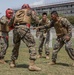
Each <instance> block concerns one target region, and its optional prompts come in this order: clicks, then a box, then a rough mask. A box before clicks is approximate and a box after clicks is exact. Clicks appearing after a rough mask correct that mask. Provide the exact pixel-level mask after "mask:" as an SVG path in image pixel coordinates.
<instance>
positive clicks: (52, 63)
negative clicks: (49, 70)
mask: <svg viewBox="0 0 74 75" xmlns="http://www.w3.org/2000/svg"><path fill="white" fill-rule="evenodd" d="M48 64H49V65H55V64H56V62H54V61H52V62H50V63H48Z"/></svg>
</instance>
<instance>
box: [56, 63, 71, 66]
mask: <svg viewBox="0 0 74 75" xmlns="http://www.w3.org/2000/svg"><path fill="white" fill-rule="evenodd" d="M56 65H62V66H66V67H69V66H71V65H70V64H66V63H56Z"/></svg>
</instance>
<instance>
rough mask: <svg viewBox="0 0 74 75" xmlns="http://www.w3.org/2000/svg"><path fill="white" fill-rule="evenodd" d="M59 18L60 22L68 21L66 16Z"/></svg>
mask: <svg viewBox="0 0 74 75" xmlns="http://www.w3.org/2000/svg"><path fill="white" fill-rule="evenodd" d="M59 19H60V20H61V21H62V22H66V21H68V20H67V18H64V17H60V18H59Z"/></svg>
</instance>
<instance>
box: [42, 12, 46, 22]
mask: <svg viewBox="0 0 74 75" xmlns="http://www.w3.org/2000/svg"><path fill="white" fill-rule="evenodd" d="M46 19H47V13H46V12H44V13H42V20H43V21H46Z"/></svg>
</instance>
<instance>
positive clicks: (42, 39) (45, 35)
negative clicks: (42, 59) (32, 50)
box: [38, 19, 50, 55]
mask: <svg viewBox="0 0 74 75" xmlns="http://www.w3.org/2000/svg"><path fill="white" fill-rule="evenodd" d="M49 23H50V21H49V19H47V20H46V22H44V21H43V20H42V19H41V20H40V22H39V26H43V25H46V24H49ZM38 32H40V35H39V50H38V52H39V54H40V55H41V54H42V49H43V44H44V46H45V54H46V55H49V38H50V30H49V29H48V30H47V29H40V30H39V31H38Z"/></svg>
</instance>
